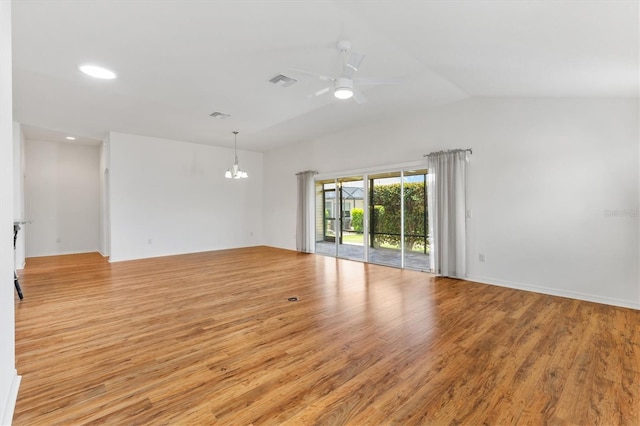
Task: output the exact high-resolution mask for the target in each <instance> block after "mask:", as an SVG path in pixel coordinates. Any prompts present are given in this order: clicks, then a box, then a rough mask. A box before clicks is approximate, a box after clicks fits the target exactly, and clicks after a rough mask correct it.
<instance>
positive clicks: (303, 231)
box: [296, 170, 316, 253]
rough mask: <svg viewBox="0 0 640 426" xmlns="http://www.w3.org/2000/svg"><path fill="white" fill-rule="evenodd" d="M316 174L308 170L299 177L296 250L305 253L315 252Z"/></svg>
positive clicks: (299, 174)
mask: <svg viewBox="0 0 640 426" xmlns="http://www.w3.org/2000/svg"><path fill="white" fill-rule="evenodd" d="M315 174H316V172H314V171H312V170H307V171H306V172H300V173H298V174H297V177H298V213H297V219H296V250H298V251H300V252H304V253H313V252H314V251H315V238H314V235H315V227H314V223H315V222H314V220H315V211H314V202H315V201H314V200H315V198H314V197H315V193H314V181H313V176H314V175H315Z"/></svg>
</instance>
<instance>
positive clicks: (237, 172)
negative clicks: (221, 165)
mask: <svg viewBox="0 0 640 426" xmlns="http://www.w3.org/2000/svg"><path fill="white" fill-rule="evenodd" d="M233 150H234V152H235V154H236V161H235V162H234V163H233V166H231V168H230V169H228V170H227V171H226V173H225V174H224V177H226V178H227V179H246V178H248V177H249V175H248V174H247V172H245V171H243V170H241V169H240V166H239V165H238V132H237V131H234V132H233Z"/></svg>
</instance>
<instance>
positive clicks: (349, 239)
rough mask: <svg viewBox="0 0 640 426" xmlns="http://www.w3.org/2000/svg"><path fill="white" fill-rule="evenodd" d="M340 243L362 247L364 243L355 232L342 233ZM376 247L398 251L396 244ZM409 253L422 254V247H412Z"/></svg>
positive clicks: (362, 237)
mask: <svg viewBox="0 0 640 426" xmlns="http://www.w3.org/2000/svg"><path fill="white" fill-rule="evenodd" d="M342 243H343V244H353V245H362V244H363V243H364V235H363V234H359V233H356V232H349V231H343V233H342ZM378 247H379V248H385V249H393V250H400V245H398V244H390V243H381V244H379V245H378ZM411 251H412V252H415V253H424V247H422V246H421V245H415V246H414V247H412V248H411ZM429 252H430V250H429V246H427V254H429Z"/></svg>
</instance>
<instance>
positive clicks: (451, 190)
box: [427, 150, 467, 278]
mask: <svg viewBox="0 0 640 426" xmlns="http://www.w3.org/2000/svg"><path fill="white" fill-rule="evenodd" d="M466 164H467V151H466V150H454V151H446V152H438V153H434V154H430V155H428V156H427V168H428V182H427V191H428V192H427V209H428V212H429V234H430V235H431V240H430V243H431V270H432V271H433V272H434V273H436V274H438V275H443V276H447V277H454V278H464V277H465V276H466V273H467V271H466V203H465V199H466Z"/></svg>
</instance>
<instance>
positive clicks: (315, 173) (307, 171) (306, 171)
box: [296, 170, 318, 176]
mask: <svg viewBox="0 0 640 426" xmlns="http://www.w3.org/2000/svg"><path fill="white" fill-rule="evenodd" d="M309 172H311V173H313V174H314V175H317V174H318V172H317V171H316V170H305V171H304V172H298V173H296V176H299V175H302V174H305V173H309Z"/></svg>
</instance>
